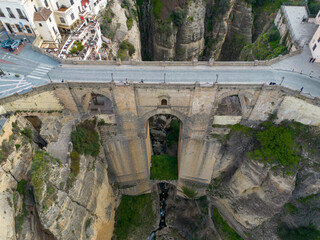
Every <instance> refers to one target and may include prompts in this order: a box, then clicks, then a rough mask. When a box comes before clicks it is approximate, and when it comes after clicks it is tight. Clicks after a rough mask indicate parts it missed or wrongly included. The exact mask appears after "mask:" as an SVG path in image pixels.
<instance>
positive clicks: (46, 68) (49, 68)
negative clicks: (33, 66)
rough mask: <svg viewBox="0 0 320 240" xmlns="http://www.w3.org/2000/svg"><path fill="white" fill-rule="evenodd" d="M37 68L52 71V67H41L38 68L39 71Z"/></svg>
mask: <svg viewBox="0 0 320 240" xmlns="http://www.w3.org/2000/svg"><path fill="white" fill-rule="evenodd" d="M39 68H41V69H44V70H51V69H52V67H43V66H38V67H37V69H39Z"/></svg>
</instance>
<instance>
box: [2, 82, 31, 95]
mask: <svg viewBox="0 0 320 240" xmlns="http://www.w3.org/2000/svg"><path fill="white" fill-rule="evenodd" d="M29 85H32V83H26V84H24V85H21V86H19V87H14V88H11V89H7V90H3V91H1V92H0V94H1V93H5V92H9V91H12V90H15V89H18V88H20V87H26V86H29Z"/></svg>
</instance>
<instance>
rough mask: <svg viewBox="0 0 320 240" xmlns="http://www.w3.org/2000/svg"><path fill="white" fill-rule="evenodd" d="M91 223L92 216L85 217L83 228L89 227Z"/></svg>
mask: <svg viewBox="0 0 320 240" xmlns="http://www.w3.org/2000/svg"><path fill="white" fill-rule="evenodd" d="M91 223H92V218H91V217H89V218H87V220H86V224H85V230H87V229H88V228H90V226H91Z"/></svg>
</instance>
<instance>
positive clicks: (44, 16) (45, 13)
mask: <svg viewBox="0 0 320 240" xmlns="http://www.w3.org/2000/svg"><path fill="white" fill-rule="evenodd" d="M51 13H52V11H51V10H50V9H48V8H41V9H40V10H39V11H38V12H35V13H34V15H33V21H47V20H48V18H49V16H50V15H51Z"/></svg>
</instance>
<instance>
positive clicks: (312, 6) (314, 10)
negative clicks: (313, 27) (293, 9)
mask: <svg viewBox="0 0 320 240" xmlns="http://www.w3.org/2000/svg"><path fill="white" fill-rule="evenodd" d="M308 7H309V11H310V14H311V15H313V16H316V15H317V14H318V12H319V10H320V2H318V1H316V0H309V1H308Z"/></svg>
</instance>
